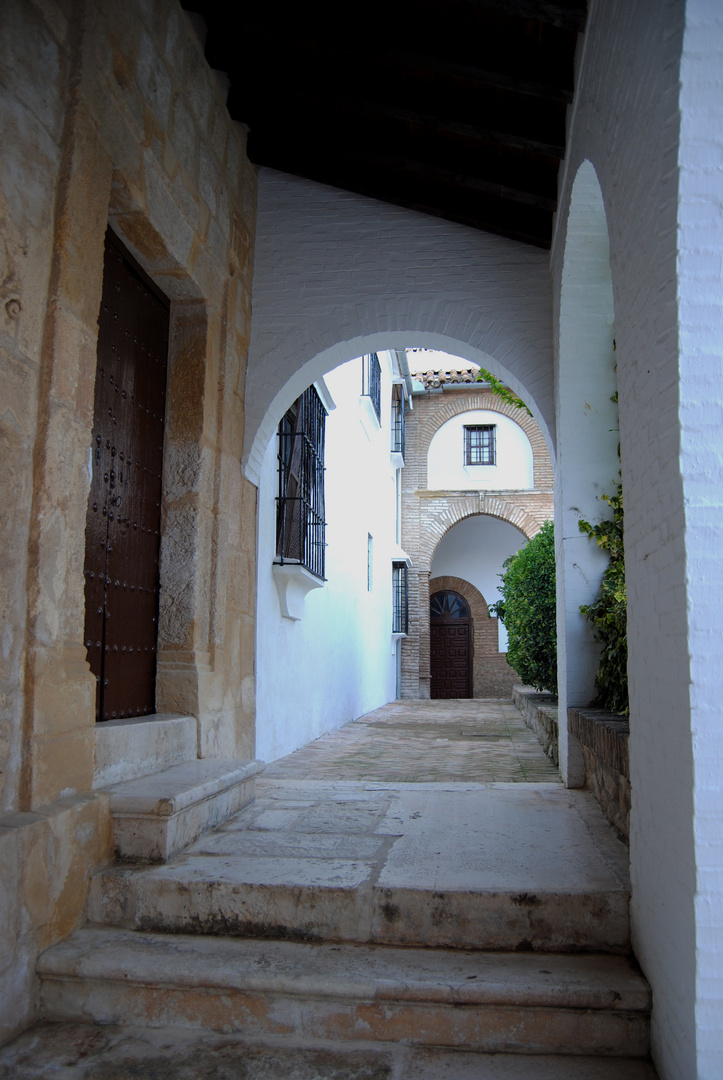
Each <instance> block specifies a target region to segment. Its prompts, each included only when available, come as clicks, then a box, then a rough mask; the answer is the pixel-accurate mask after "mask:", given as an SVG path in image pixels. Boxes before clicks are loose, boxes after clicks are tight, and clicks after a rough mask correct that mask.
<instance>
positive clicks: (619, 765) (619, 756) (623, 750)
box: [567, 708, 630, 780]
mask: <svg viewBox="0 0 723 1080" xmlns="http://www.w3.org/2000/svg"><path fill="white" fill-rule="evenodd" d="M567 717H568V724H569V726H570V731H571V733H572V734H573V735H575V736H576V737H577V738H578V739H579V740H580V742H581V743H582V745H583V746H587V747H589V749H590V750H592V751H593V752H594V754H595V756H596V757H597V758H598V760H599V761H600V762H602V763H603V764H604V765H607V766H609V767H610V768H611V769H615V770H616V772H619V773H620V774H621V775H622V776H624V777H625V778H626V780H629V779H630V771H629V764H628V736H629V734H630V723H629V721H628V720H626V719H624V718H623V717H621V716H617V715H616V714H615V713H610V712H608V711H607V710H606V709H573V708H570V709H568V710H567Z"/></svg>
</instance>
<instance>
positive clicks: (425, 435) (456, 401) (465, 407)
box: [415, 391, 553, 489]
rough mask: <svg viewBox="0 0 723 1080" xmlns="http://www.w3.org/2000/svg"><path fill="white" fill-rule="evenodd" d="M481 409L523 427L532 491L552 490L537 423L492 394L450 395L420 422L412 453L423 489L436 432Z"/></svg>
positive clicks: (549, 466) (425, 483)
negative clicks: (530, 463) (528, 447)
mask: <svg viewBox="0 0 723 1080" xmlns="http://www.w3.org/2000/svg"><path fill="white" fill-rule="evenodd" d="M480 409H486V410H489V411H490V412H496V413H500V414H501V415H502V416H507V417H509V419H510V420H512V421H513V422H514V423H515V424H517V426H518V427H520V428H522V430H523V431H524V433H525V435H526V436H527V438H528V439H529V440H530V445H531V447H532V461H533V478H534V486H535V488H549V489H552V485H553V469H552V461H551V459H550V454H549V452H548V449H547V446H546V444H545V439H544V437H543V434H542V432H541V431H540V428H539V426H538V424H537V421H536V420H535V419H534V418H533V417H532V416H528V414H527V413H526V412H523V410H522V409H518V408H517V407H516V406H514V405H510V404H509V402H507V401H503V400H502V399H501V398H500V397H498V396H497V395H496V394H493V393H492V392H491V391H486V392H484V391H483V392H479V391H478V392H476V393H465V394H462V393H455V394H454V396H452V394H451V393H450V395H449V397H445V399H443V401H442V402H441V403H440V404H439V405H438V406H437V407H436V408H435V409H434V411H433V412H430V414H429V415H427V416H425V417H424V418H423V419H422V420H421V422H420V424H419V427H418V430H417V440H418V443H417V446H416V447H415V453H416V454H417V455H418V460H419V461H420V462H421V464H422V472H423V475H422V478H421V480H422V486H423V487H426V485H427V455H428V453H429V447H430V445H431V442H432V439H433V438H434V436H435V435H436V434H437V432H438V431H439V429H440V428H441V427H443V425H444V424H446V423H447V421H448V420H451V419H452V418H453V417H455V416H459V415H460V414H461V413H466V412H476V411H478V410H480Z"/></svg>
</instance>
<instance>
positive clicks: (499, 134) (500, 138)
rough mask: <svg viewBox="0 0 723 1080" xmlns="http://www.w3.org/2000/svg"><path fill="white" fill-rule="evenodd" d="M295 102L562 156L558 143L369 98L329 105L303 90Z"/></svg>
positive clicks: (339, 98)
mask: <svg viewBox="0 0 723 1080" xmlns="http://www.w3.org/2000/svg"><path fill="white" fill-rule="evenodd" d="M296 101H297V103H298V105H299V106H300V109H301V110H302V111H303V110H304V109H305V108H306V107H307V105H309V106H312V107H315V108H317V109H320V110H330V109H331V110H333V111H337V110H343V111H344V112H345V113H346V115H347V116H348V117H349V118H351V117H353V116H364V117H368V118H369V119H373V118H378V119H380V120H384V119H388V120H391V121H397V122H399V123H401V124H415V125H418V126H419V127H420V128H426V129H428V130H429V132H430V137H434V135H435V133H441V134H442V135H450V136H458V137H460V138H463V139H468V140H471V141H473V142H478V143H480V144H481V145H482V146H489V147H506V148H509V149H510V150H516V151H521V152H527V153H533V154H540V155H542V156H544V157H548V158H550V159H551V160H554V161H556V162H559V161H561V160H562V158H563V157H564V154H565V147H564V144H563V143H562V142H558V143H551V142H542V141H541V140H539V139H534V138H532V137H530V136H526V135H515V134H513V133H512V132H510V131H504V130H502V128H499V129H498V128H495V127H494V126H490V127H480V126H477V125H475V124H465V123H461V122H458V121H455V120H449V119H447V118H446V117H445V116H444V115H442V114H441V113H433V112H430V111H428V110H425V111H424V112H417V111H415V110H414V109H404V108H400V107H398V106H396V105H391V104H388V103H386V102H384V101H381V100H377V99H374V98H371V97H359V98H356V99H352V98H350V97H347V96H345V95H336V96H335V97H334V99H333V102H331V103H330V102H329V101H328V99H325V98H324V97H323V96H322V95H320V94H318V93H309V92H307V90H306V88H304V90H303V91H301V92H300V93H299V94H298V95H297V97H296Z"/></svg>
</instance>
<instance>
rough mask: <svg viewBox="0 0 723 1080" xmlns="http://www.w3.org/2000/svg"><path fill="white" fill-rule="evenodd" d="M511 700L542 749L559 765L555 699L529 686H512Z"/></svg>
mask: <svg viewBox="0 0 723 1080" xmlns="http://www.w3.org/2000/svg"><path fill="white" fill-rule="evenodd" d="M512 700H513V701H514V703H515V705H516V706H517V708H518V709H519V710H520V712H521V713H522V719H523V720H524V721H525V723H526V724H527V726H528V728H530V730H531V731H534V733H535V735H536V736H537V741H538V742H539V744H540V746H541V747H542V749H543V750H544V751H545V753H546V754H547V756H548V757H549V758H550V760H551V761H554V763H555V765H559V764H560V754H559V750H558V726H557V698H556V697H555V695H554V694H545V693H543V692H542V691H540V690H534V689H533V688H532V687H531V686H513V687H512Z"/></svg>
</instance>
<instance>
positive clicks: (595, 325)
mask: <svg viewBox="0 0 723 1080" xmlns="http://www.w3.org/2000/svg"><path fill="white" fill-rule="evenodd" d="M558 365H559V366H558V377H557V386H556V402H555V406H556V426H557V462H556V470H555V549H556V552H557V659H558V697H559V710H560V713H559V714H560V717H563V718H566V717H567V708H568V706H569V705H585V704H589V702H590V701H591V700H592V698H593V697H594V695H595V673H596V670H597V662H598V656H599V651H600V650H599V646H598V645H597V644H596V642H595V640H594V638H593V635H592V632H591V629H590V627H589V625H588V623H587V621H586V619H585V617H584V616H583V615H581V614H580V605H581V604H587V603H590V602H591V601H592V600H593V599H594V598H595V596H596V595H597V591H598V588H599V585H600V578H601V576H602V573H603V571H604V569H605V566H606V565H607V558H606V556H605V555H604V554H603V553H602V552H601V551H600V550H599V549H598V548H597V546H596V545H595V544H594V543H593V542H592V541H591V540H590V539H589V538H588V537H587V536H586V535H584V534H582V533H581V532H580V530H579V527H578V522H579V521H580V519H581V518H585V519H587V520H590V521H599V520H600V519H601V518H606V517H610V510H609V508H608V507H607V504H606V503H604V502H602V500H601V498H600V496H601V495H602V494H604V493H606V492H608V493H609V492H610V491H611V490H612V487H613V484H614V481H615V479H616V478H617V475H618V471H619V468H620V463H619V460H618V450H617V448H618V441H619V433H618V410H617V404H616V403H615V401H614V400H613V398H614V396H615V391H616V388H617V383H616V377H615V352H614V309H613V290H612V277H611V273H610V250H609V241H608V229H607V219H606V214H605V206H604V202H603V196H602V191H601V188H600V184H599V182H598V178H597V174H596V172H595V169H594V167H593V165H592V164H591V163H590V162H589V161H584V162H583V163H582V164H581V166H580V168H579V170H578V172H577V176H576V177H575V182H574V184H573V188H572V194H571V198H570V212H569V215H568V220H567V233H566V238H565V253H564V259H563V267H562V281H561V289H560V320H559V356H558ZM560 768H561V771H562V774H563V778H564V779H565V781H566V782H567V784H568V785H569V786H571V787H576V786H578V785H580V784H581V783H583V782H584V765H583V761H582V754H581V751H580V748H579V746H578V745H577V740H575V739H574V737H573V736H570V735H569V734H568V731H567V724H566V723H561V724H560Z"/></svg>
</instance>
